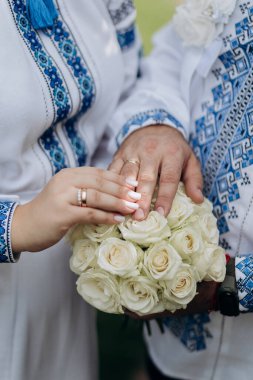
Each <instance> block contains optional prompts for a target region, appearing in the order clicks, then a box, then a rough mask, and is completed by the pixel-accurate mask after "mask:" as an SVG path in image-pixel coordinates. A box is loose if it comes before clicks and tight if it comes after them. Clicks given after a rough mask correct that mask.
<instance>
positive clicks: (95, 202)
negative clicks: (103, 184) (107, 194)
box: [90, 190, 101, 205]
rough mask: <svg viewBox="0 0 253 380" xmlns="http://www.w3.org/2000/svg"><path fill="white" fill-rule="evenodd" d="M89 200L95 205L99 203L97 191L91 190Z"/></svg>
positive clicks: (99, 194) (99, 195) (99, 197)
mask: <svg viewBox="0 0 253 380" xmlns="http://www.w3.org/2000/svg"><path fill="white" fill-rule="evenodd" d="M90 200H92V201H93V202H94V204H95V205H97V204H100V203H101V193H100V192H99V191H96V190H93V191H91V197H90Z"/></svg>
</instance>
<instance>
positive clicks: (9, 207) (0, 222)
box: [0, 195, 19, 263]
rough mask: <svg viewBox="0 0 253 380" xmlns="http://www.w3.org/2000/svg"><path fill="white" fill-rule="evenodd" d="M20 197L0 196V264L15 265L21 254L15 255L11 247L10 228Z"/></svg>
mask: <svg viewBox="0 0 253 380" xmlns="http://www.w3.org/2000/svg"><path fill="white" fill-rule="evenodd" d="M18 203H19V202H18V197H16V196H13V197H10V196H4V195H0V263H15V262H16V261H17V260H18V258H19V254H14V253H13V251H12V247H11V232H10V226H11V222H12V218H13V214H14V211H15V209H16V207H17V205H18Z"/></svg>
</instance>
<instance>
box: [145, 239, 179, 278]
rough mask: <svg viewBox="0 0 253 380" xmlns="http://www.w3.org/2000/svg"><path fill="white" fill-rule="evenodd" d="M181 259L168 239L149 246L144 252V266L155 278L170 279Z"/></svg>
mask: <svg viewBox="0 0 253 380" xmlns="http://www.w3.org/2000/svg"><path fill="white" fill-rule="evenodd" d="M181 263H182V259H181V257H180V256H179V254H178V253H177V251H176V250H175V249H174V248H173V247H172V245H171V244H169V242H168V241H165V240H163V241H161V242H159V243H156V244H154V245H153V246H151V247H150V248H149V249H148V250H147V251H146V252H145V253H144V266H145V267H146V268H147V270H148V272H149V273H150V275H151V277H152V278H154V279H155V280H161V279H166V280H170V279H172V278H173V277H174V275H175V273H176V272H177V270H178V268H179V266H180V265H181Z"/></svg>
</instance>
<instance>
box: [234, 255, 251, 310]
mask: <svg viewBox="0 0 253 380" xmlns="http://www.w3.org/2000/svg"><path fill="white" fill-rule="evenodd" d="M235 276H236V285H237V290H238V297H239V310H240V312H253V291H252V290H253V255H247V256H240V257H236V259H235Z"/></svg>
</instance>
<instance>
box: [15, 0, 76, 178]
mask: <svg viewBox="0 0 253 380" xmlns="http://www.w3.org/2000/svg"><path fill="white" fill-rule="evenodd" d="M8 1H9V0H8ZM11 2H12V5H13V8H12V6H11V3H10V2H9V4H10V7H11V10H12V12H13V17H14V19H15V22H16V25H17V27H18V31H19V33H20V35H21V37H22V38H23V41H24V43H25V44H26V46H27V48H28V49H29V52H30V53H31V55H32V57H33V59H34V60H35V62H36V64H37V66H38V68H39V70H40V72H41V73H42V75H43V77H44V78H45V81H46V83H47V85H48V88H49V91H50V94H51V100H52V104H53V108H54V124H57V123H58V122H60V121H62V120H64V119H66V117H67V116H68V114H69V112H70V110H71V106H70V97H69V94H68V91H67V89H66V88H65V87H64V81H63V78H62V77H61V75H60V72H59V70H57V68H56V66H55V65H54V64H53V60H52V58H51V57H50V56H49V55H48V54H47V52H46V51H45V49H44V47H43V45H42V43H41V41H40V39H39V37H38V34H37V33H36V32H35V30H34V29H33V28H32V26H31V24H30V22H29V20H28V15H27V12H26V6H25V3H24V0H11ZM39 145H40V146H41V148H42V149H43V151H44V152H45V154H46V155H47V157H48V158H49V160H50V162H51V164H53V165H52V172H53V173H54V174H55V173H57V172H58V171H59V170H61V169H63V168H65V167H67V166H68V159H67V156H66V153H65V150H64V147H63V145H62V143H61V141H60V140H59V138H58V136H57V133H56V132H55V129H54V127H53V126H52V127H50V128H49V129H48V130H47V131H46V132H45V133H44V134H43V135H42V136H41V138H40V139H39ZM52 158H53V160H52ZM51 160H52V161H51ZM55 164H56V165H55Z"/></svg>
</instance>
